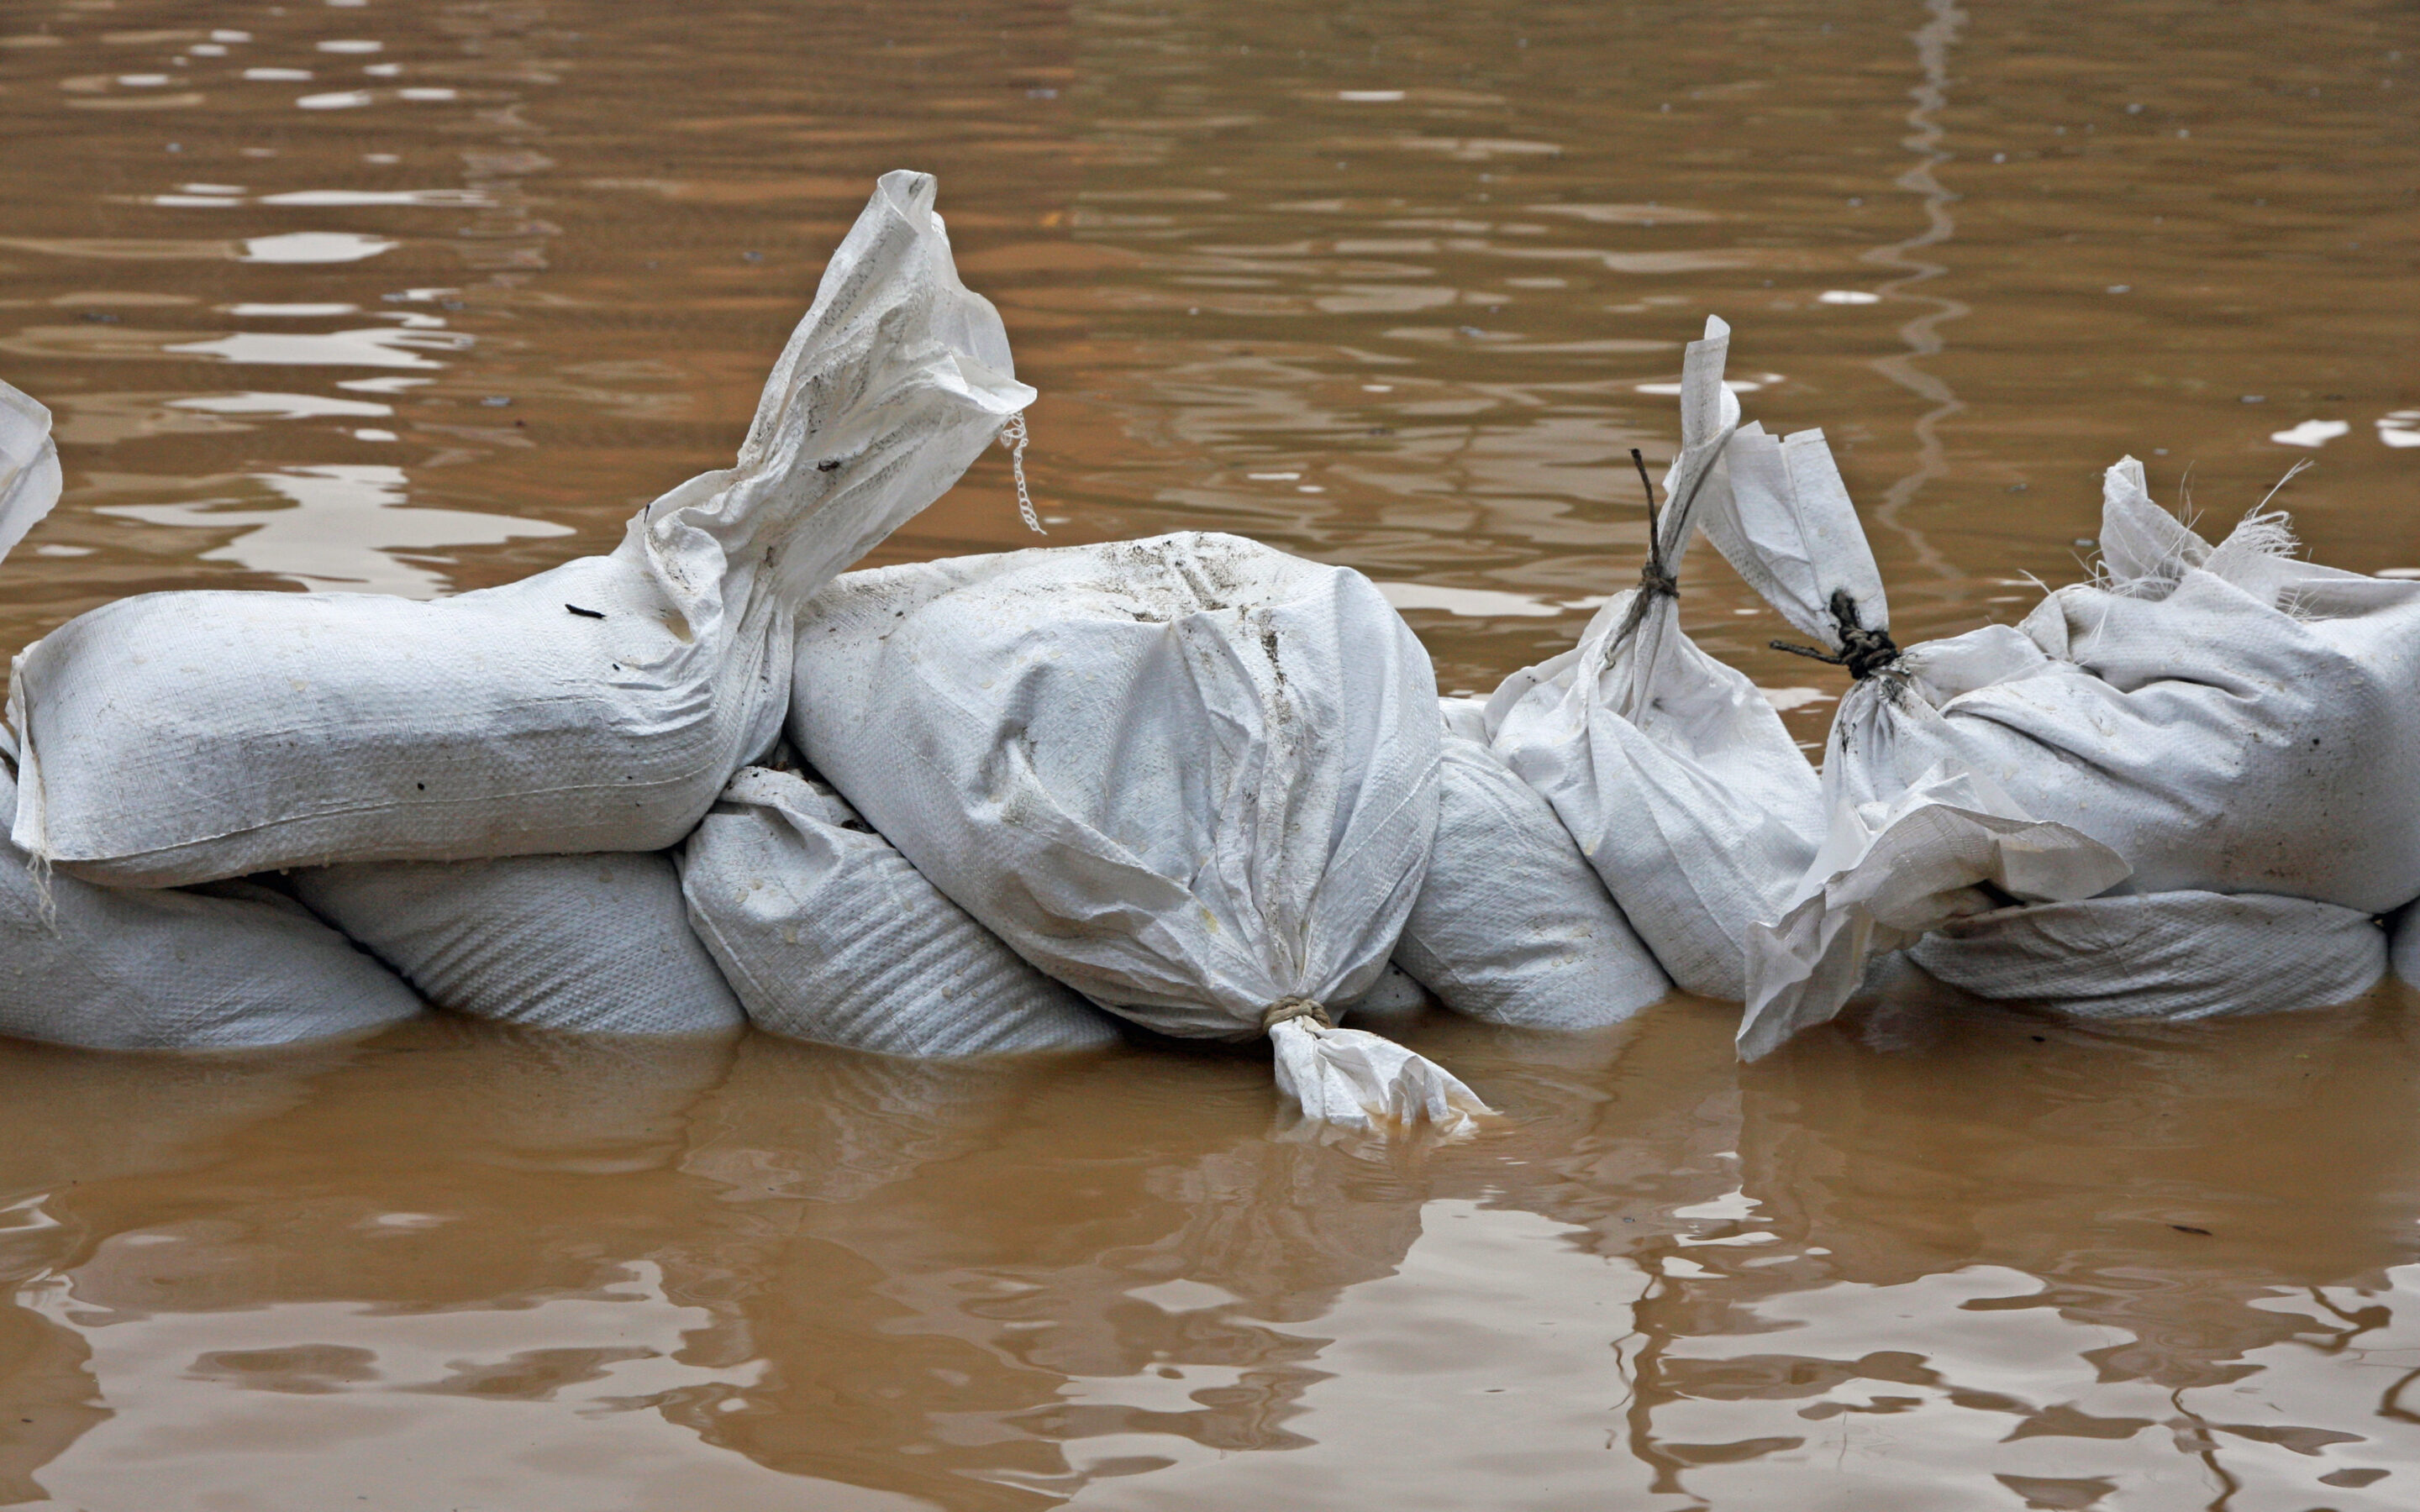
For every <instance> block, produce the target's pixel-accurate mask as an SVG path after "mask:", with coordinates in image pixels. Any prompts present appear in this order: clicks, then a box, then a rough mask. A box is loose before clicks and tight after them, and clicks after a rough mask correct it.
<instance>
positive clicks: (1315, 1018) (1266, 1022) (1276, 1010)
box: [1261, 997, 1336, 1034]
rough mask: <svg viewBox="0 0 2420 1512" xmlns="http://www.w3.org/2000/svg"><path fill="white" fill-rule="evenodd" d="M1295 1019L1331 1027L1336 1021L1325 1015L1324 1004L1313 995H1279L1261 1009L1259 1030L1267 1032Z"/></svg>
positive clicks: (1316, 1026) (1314, 1025)
mask: <svg viewBox="0 0 2420 1512" xmlns="http://www.w3.org/2000/svg"><path fill="white" fill-rule="evenodd" d="M1295 1019H1309V1020H1311V1026H1313V1027H1314V1028H1322V1029H1332V1028H1334V1027H1336V1021H1335V1020H1334V1019H1332V1018H1330V1017H1328V1016H1327V1008H1326V1005H1325V1004H1323V1003H1321V1002H1320V1001H1319V999H1317V998H1315V997H1280V998H1279V999H1278V1000H1277V1001H1276V1002H1274V1003H1271V1004H1270V1005H1269V1006H1268V1007H1266V1008H1264V1009H1263V1010H1261V1032H1262V1033H1263V1034H1267V1033H1269V1032H1270V1031H1271V1030H1273V1029H1275V1028H1276V1027H1277V1026H1279V1025H1280V1024H1289V1023H1292V1022H1293V1021H1294V1020H1295Z"/></svg>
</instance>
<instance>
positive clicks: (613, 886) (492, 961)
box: [287, 851, 743, 1034]
mask: <svg viewBox="0 0 2420 1512" xmlns="http://www.w3.org/2000/svg"><path fill="white" fill-rule="evenodd" d="M287 886H288V887H292V888H293V890H294V895H295V896H296V897H297V898H299V899H300V900H302V903H303V904H304V905H306V906H307V907H309V908H310V910H311V911H312V912H313V913H315V914H318V916H319V917H320V918H324V919H326V920H327V921H328V922H329V923H331V924H333V925H334V926H335V927H336V928H338V929H340V930H342V931H343V932H344V933H345V934H346V935H347V936H348V937H349V938H350V939H352V940H353V941H354V942H356V943H357V944H359V945H361V946H362V947H363V948H364V949H367V950H368V951H370V953H372V954H373V955H376V956H377V957H378V958H379V959H380V960H381V961H384V962H385V963H386V964H388V965H390V966H392V967H394V968H395V969H396V971H397V972H398V973H400V974H401V975H402V976H403V978H404V980H407V981H409V982H411V984H412V985H413V986H414V987H416V988H418V989H419V990H420V993H421V995H423V996H425V997H427V999H428V1000H429V1001H430V1002H431V1003H434V1004H435V1005H437V1006H438V1007H439V1008H442V1009H446V1010H448V1011H452V1012H457V1013H467V1014H469V1015H470V1016H472V1017H473V1018H483V1019H493V1020H495V1021H497V1022H498V1023H503V1024H520V1025H526V1026H530V1027H532V1028H544V1029H573V1030H582V1031H585V1032H588V1033H592V1034H713V1033H728V1032H731V1031H734V1030H737V1028H738V1027H739V1026H740V1024H741V1023H742V1022H743V1016H742V1014H741V1012H740V1008H739V1002H738V999H737V998H736V997H734V996H733V995H732V994H731V989H730V988H729V987H727V986H725V985H724V984H723V980H722V973H721V971H720V970H719V969H717V967H716V966H715V964H714V958H713V957H712V956H710V955H708V954H707V953H706V947H705V945H704V944H703V943H701V942H700V941H699V939H698V937H697V935H696V933H694V932H693V931H691V930H690V925H689V914H688V910H687V909H686V908H685V907H684V906H683V904H682V903H681V891H680V878H679V876H678V875H677V874H676V873H675V872H674V870H673V863H672V859H671V857H669V856H665V855H664V854H662V853H661V852H657V851H637V852H621V853H614V852H600V853H597V854H594V855H589V856H504V857H501V858H499V859H495V860H489V861H371V862H365V863H362V864H359V865H353V866H330V867H307V868H302V869H300V870H297V871H295V872H290V873H288V874H287Z"/></svg>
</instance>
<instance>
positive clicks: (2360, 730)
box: [1709, 432, 2420, 1057]
mask: <svg viewBox="0 0 2420 1512" xmlns="http://www.w3.org/2000/svg"><path fill="white" fill-rule="evenodd" d="M1751 445H1754V446H1756V448H1757V455H1749V448H1750V446H1751ZM1731 478H1732V485H1733V507H1734V513H1733V515H1732V516H1731V517H1730V518H1729V519H1728V520H1727V521H1723V522H1717V523H1715V524H1712V525H1710V526H1709V534H1710V535H1713V536H1714V539H1715V540H1716V543H1717V544H1718V545H1721V546H1723V547H1724V548H1725V550H1726V554H1729V555H1731V557H1732V560H1733V562H1734V563H1735V564H1738V565H1740V567H1741V571H1742V573H1743V575H1744V576H1745V577H1747V578H1748V579H1749V580H1750V581H1751V582H1753V583H1755V584H1756V585H1757V586H1758V587H1759V588H1760V589H1761V590H1762V591H1763V592H1764V593H1765V595H1766V597H1767V598H1768V599H1769V600H1771V601H1772V602H1773V603H1774V605H1775V607H1776V609H1780V610H1781V611H1782V613H1783V614H1784V615H1785V616H1786V617H1788V618H1789V619H1791V621H1792V623H1793V624H1795V625H1798V626H1799V628H1801V629H1802V630H1805V631H1807V633H1809V634H1811V635H1816V636H1819V637H1820V638H1822V639H1823V640H1824V642H1825V645H1826V646H1827V647H1828V648H1829V651H1830V653H1831V655H1832V656H1833V657H1834V658H1835V659H1838V660H1839V661H1841V662H1843V663H1844V664H1845V665H1847V666H1848V667H1849V668H1850V671H1852V673H1853V675H1854V676H1855V677H1856V679H1857V681H1856V683H1855V686H1854V687H1853V688H1852V689H1851V691H1850V693H1849V695H1848V696H1847V697H1846V698H1845V699H1843V700H1842V701H1841V705H1840V708H1839V711H1838V716H1837V717H1836V718H1835V720H1834V724H1833V729H1832V735H1831V739H1830V742H1829V744H1828V747H1827V750H1826V754H1825V759H1824V766H1823V786H1824V793H1825V801H1826V803H1827V805H1828V806H1829V809H1830V815H1831V824H1832V838H1831V839H1830V840H1829V841H1827V843H1826V852H1825V856H1823V858H1822V860H1821V861H1819V863H1818V864H1817V866H1815V867H1814V868H1812V869H1810V871H1809V872H1808V874H1807V878H1806V879H1805V881H1804V882H1803V883H1802V885H1801V886H1800V887H1799V889H1798V890H1797V892H1796V893H1795V894H1794V895H1793V897H1792V907H1791V910H1790V912H1789V913H1787V914H1786V915H1784V916H1783V917H1782V918H1780V919H1779V920H1778V921H1777V922H1776V923H1775V924H1773V925H1772V926H1771V927H1770V928H1766V929H1761V930H1760V931H1759V932H1758V935H1757V938H1756V940H1755V944H1754V951H1753V954H1752V958H1751V977H1752V979H1753V980H1752V988H1751V993H1750V998H1749V1003H1748V1010H1747V1013H1746V1015H1745V1018H1744V1020H1743V1024H1742V1027H1741V1041H1740V1042H1741V1047H1742V1050H1743V1053H1745V1054H1747V1055H1750V1056H1751V1057H1752V1056H1754V1055H1758V1054H1761V1053H1763V1052H1764V1051H1765V1050H1769V1049H1771V1048H1772V1047H1773V1046H1774V1045H1776V1044H1778V1043H1780V1042H1781V1041H1782V1040H1784V1039H1786V1038H1787V1037H1788V1036H1789V1034H1790V1033H1792V1032H1794V1030H1795V1029H1796V1028H1798V1027H1803V1026H1806V1025H1808V1024H1813V1023H1818V1022H1821V1021H1822V1020H1823V1019H1825V1018H1828V1017H1830V1016H1831V1015H1832V1014H1833V1013H1834V1012H1837V1011H1838V1007H1839V1005H1840V1003H1841V1002H1842V1001H1844V1000H1845V998H1846V995H1847V994H1848V992H1849V991H1850V990H1851V989H1853V988H1854V984H1855V981H1856V980H1857V978H1858V977H1859V976H1860V975H1862V971H1863V964H1864V959H1865V957H1866V955H1867V953H1868V952H1869V951H1870V950H1873V949H1888V948H1893V947H1897V946H1905V945H1909V944H1913V943H1914V942H1915V941H1916V938H1917V937H1918V936H1920V935H1922V934H1923V933H1926V932H1928V931H1931V930H1932V929H1935V928H1937V927H1941V926H1944V925H1947V923H1948V922H1949V920H1951V919H1952V918H1960V917H1962V916H1969V915H1979V916H1982V917H1981V918H1978V919H1976V920H1974V921H1972V922H1970V923H1966V924H1962V925H1960V926H1957V927H1956V928H1955V929H1954V930H1953V931H1952V932H1951V933H1950V934H1949V935H1948V936H1947V938H1946V939H1945V940H1943V941H1942V942H1940V943H1938V944H1933V945H1931V946H1928V947H1926V948H1924V949H1921V950H1920V951H1919V953H1918V955H1917V959H1918V961H1919V962H1920V963H1938V964H1940V965H1941V966H1942V968H1943V975H1945V976H1946V977H1948V978H1949V979H1950V980H1960V979H1961V978H1963V979H1964V980H1960V981H1959V984H1960V985H1966V986H1970V987H1971V988H1973V989H1975V990H1980V991H1985V992H1986V994H1987V995H2001V996H2011V997H2014V996H2021V995H2026V996H2035V997H2039V998H2040V999H2043V1000H2047V1001H2049V1002H2051V1003H2052V1004H2053V1005H2054V1006H2058V1005H2062V1004H2068V1005H2076V1006H2075V1007H2074V1008H2073V1009H2072V1011H2079V1012H2089V1013H2091V1014H2092V1015H2093V1016H2101V1017H2114V1016H2148V1017H2166V1018H2187V1017H2203V1016H2211V1015H2214V1014H2218V1013H2223V1012H2230V1011H2244V1010H2247V1009H2257V1008H2259V1007H2261V1006H2263V999H2264V994H2263V991H2262V990H2261V989H2260V987H2259V984H2258V983H2259V981H2267V982H2270V983H2273V984H2276V987H2275V991H2274V992H2273V994H2271V995H2267V996H2266V1003H2267V1006H2272V1007H2299V1006H2313V1005H2315V1003H2316V1002H2317V1001H2318V1000H2319V999H2321V998H2324V999H2326V1000H2329V1001H2341V1000H2342V999H2343V998H2344V997H2347V996H2351V995H2358V993H2359V992H2361V991H2363V990H2365V989H2366V987H2367V986H2368V985H2369V984H2371V983H2374V982H2375V981H2376V980H2378V976H2379V974H2380V972H2381V970H2382V969H2383V964H2384V963H2383V959H2382V955H2381V950H2380V941H2379V940H2378V939H2376V938H2375V937H2374V936H2375V935H2376V933H2377V932H2376V931H2375V930H2374V929H2373V928H2370V927H2369V925H2368V922H2367V921H2368V918H2369V917H2370V916H2372V915H2375V914H2379V913H2382V912H2385V911H2386V910H2389V909H2392V908H2394V907H2396V906H2397V905H2398V904H2399V903H2403V902H2406V901H2408V900H2410V899H2411V898H2412V897H2413V896H2415V895H2420V800H2415V797H2414V794H2415V793H2420V700H2414V699H2412V696H2411V689H2412V687H2414V686H2420V680H2416V679H2420V584H2413V583H2404V582H2394V581H2385V580H2381V579H2369V578H2363V577H2360V576H2358V575H2355V574H2351V573H2345V572H2339V571H2336V570H2335V569H2332V568H2326V567H2320V566H2317V565H2314V564H2312V563H2303V562H2298V561H2295V560H2293V559H2292V557H2291V556H2290V555H2289V554H2288V553H2289V552H2290V550H2291V548H2292V544H2293V542H2292V537H2291V535H2290V533H2289V532H2288V531H2287V529H2286V526H2285V522H2284V518H2283V517H2282V516H2276V515H2265V514H2260V513H2257V512H2256V513H2255V514H2254V515H2252V516H2251V517H2247V518H2246V519H2245V520H2244V521H2243V523H2242V525H2240V526H2239V527H2238V528H2237V529H2236V531H2235V532H2233V533H2232V534H2230V535H2229V536H2228V537H2227V539H2226V542H2224V543H2223V544H2221V545H2220V546H2218V547H2216V548H2213V547H2211V545H2210V544H2209V543H2208V542H2206V541H2204V540H2202V539H2201V537H2199V536H2198V535H2195V533H2194V532H2192V531H2190V530H2188V529H2187V528H2186V527H2185V526H2183V525H2182V524H2181V523H2180V522H2179V521H2178V520H2177V519H2176V518H2175V517H2173V516H2170V515H2168V514H2167V513H2166V512H2165V511H2164V510H2161V509H2159V508H2158V507H2157V506H2156V505H2155V504H2153V503H2152V502H2151V501H2150V498H2149V494H2148V493H2147V492H2146V491H2145V489H2144V486H2143V473H2142V468H2141V465H2140V464H2139V463H2136V462H2134V461H2133V459H2132V458H2128V459H2126V460H2124V461H2121V462H2119V463H2118V465H2117V466H2116V467H2113V468H2112V469H2110V470H2109V473H2108V476H2107V480H2106V484H2105V487H2104V497H2103V514H2102V552H2103V559H2102V577H2101V578H2100V579H2098V580H2097V581H2095V582H2091V583H2079V584H2074V585H2071V586H2069V587H2066V588H2061V589H2058V590H2056V591H2055V592H2053V593H2052V594H2049V595H2048V596H2047V597H2046V598H2045V599H2044V600H2043V601H2042V603H2041V604H2040V606H2039V607H2038V608H2037V609H2035V610H2034V611H2033V612H2032V613H2031V614H2029V615H2028V616H2027V617H2026V619H2025V621H2024V624H2023V625H2020V626H2015V627H2011V626H2008V625H1986V626H1984V627H1983V628H1981V629H1978V630H1974V631H1970V632H1968V633H1967V634H1965V635H1962V636H1956V637H1952V638H1949V639H1947V640H1937V641H1931V642H1928V643H1926V644H1923V645H1918V646H1915V647H1911V648H1909V649H1907V650H1905V651H1900V650H1899V649H1898V648H1897V647H1896V646H1893V645H1892V644H1891V643H1890V640H1889V637H1888V634H1887V624H1888V619H1887V609H1886V608H1885V605H1884V603H1883V600H1882V594H1881V589H1880V583H1879V579H1878V578H1877V577H1876V575H1875V574H1874V573H1873V570H1872V563H1871V557H1870V555H1869V553H1868V551H1867V548H1866V544H1865V539H1864V535H1863V533H1862V532H1861V531H1859V530H1858V528H1857V526H1856V522H1855V517H1854V511H1853V510H1852V509H1851V506H1850V504H1849V501H1848V496H1847V493H1846V490H1845V489H1843V488H1841V487H1840V486H1839V485H1838V472H1837V471H1835V470H1833V469H1832V467H1831V463H1830V457H1829V453H1828V451H1827V450H1826V449H1825V448H1824V446H1823V439H1822V436H1821V434H1820V433H1814V432H1809V433H1805V434H1803V435H1801V436H1794V437H1792V438H1791V439H1790V440H1788V441H1787V442H1782V443H1777V444H1776V443H1774V442H1772V441H1771V440H1769V439H1760V440H1759V441H1757V442H1754V443H1751V441H1750V438H1748V437H1747V436H1746V435H1745V433H1744V434H1743V436H1742V437H1741V438H1740V443H1739V444H1738V445H1735V447H1734V452H1733V456H1732V459H1731ZM1895 823H1896V824H1903V825H1905V827H1904V828H1903V829H1902V831H1901V833H1900V836H1899V837H1898V839H1897V840H1895V841H1885V840H1884V839H1883V838H1882V833H1883V830H1884V829H1885V828H1886V827H1888V825H1891V824H1895ZM2129 879H2131V882H2132V887H2131V888H2130V891H2132V892H2133V893H2134V894H2136V896H2135V897H2133V898H2132V899H2117V898H2111V899H2102V898H2098V897H2097V896H2096V895H2098V894H2101V893H2103V892H2106V891H2107V890H2108V889H2109V888H2111V887H2115V886H2117V885H2118V883H2120V882H2121V881H2128V880H2129ZM2211 894H2221V895H2227V896H2229V897H2236V898H2240V900H2241V901H2240V902H2237V903H2232V904H2226V905H2221V904H2216V903H2211V901H2210V899H2209V895H2211ZM2246 895H2249V896H2246ZM2260 899H2269V900H2277V901H2274V902H2261V901H2257V900H2260ZM2086 900H2091V902H2090V903H2086ZM2295 900H2299V901H2301V902H2302V903H2308V904H2314V905H2327V908H2326V909H2325V910H2314V909H2310V908H2300V907H2295V906H2293V901H2295ZM2010 903H2033V904H2039V905H2043V907H2042V909H2041V911H2040V912H2029V911H2028V910H2025V909H2023V908H2009V907H2008V906H2007V905H2009V904H2010ZM2086 937H2090V938H2095V939H2097V940H2098V941H2099V942H2100V943H2101V947H2102V949H2100V950H2099V951H2098V953H2096V954H2094V955H2092V956H2090V957H2088V958H2069V959H2068V960H2066V961H2065V962H2063V963H2062V964H2059V965H2058V966H2057V968H2056V969H2055V970H2052V969H2048V968H2047V967H2045V968H2044V969H2043V970H2042V972H2041V973H2040V975H2039V976H2038V980H2036V982H2035V984H2034V986H2033V987H2032V988H2030V989H2028V988H2026V987H2025V986H2024V983H2023V981H2022V977H2023V973H2022V972H2017V973H2014V974H2012V973H2011V972H2010V971H2009V969H2008V967H2009V963H2010V962H2012V961H2022V960H2025V959H2032V960H2034V961H2036V962H2037V963H2044V962H2047V960H2048V959H2049V957H2050V956H2051V955H2054V954H2056V953H2057V952H2056V949H2055V948H2054V947H2052V946H2050V945H2049V944H2048V942H2053V941H2056V940H2060V939H2082V938H2086ZM2184 942H2191V943H2190V950H2191V951H2192V952H2197V953H2207V957H2208V959H2209V961H2210V962H2211V963H2213V964H2215V963H2224V962H2225V961H2226V959H2227V958H2228V957H2229V956H2236V957H2240V958H2241V959H2242V961H2243V962H2244V963H2245V964H2244V967H2243V970H2244V971H2245V972H2246V973H2247V974H2249V975H2248V976H2247V977H2245V978H2243V979H2239V981H2240V985H2241V986H2242V989H2243V990H2242V991H2241V992H2237V991H2234V990H2231V989H2230V987H2229V986H2228V983H2227V981H2226V980H2225V979H2223V978H2222V976H2221V975H2220V974H2219V973H2218V972H2217V971H2214V970H2211V969H2210V968H2209V967H2207V966H2188V965H2185V964H2182V963H2183V957H2182V955H2181V954H2180V950H2182V949H2185V945H2184ZM2255 978H2257V980H2253V979H2255ZM2288 983H2290V984H2291V985H2290V986H2288V985H2286V984H2288Z"/></svg>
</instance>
